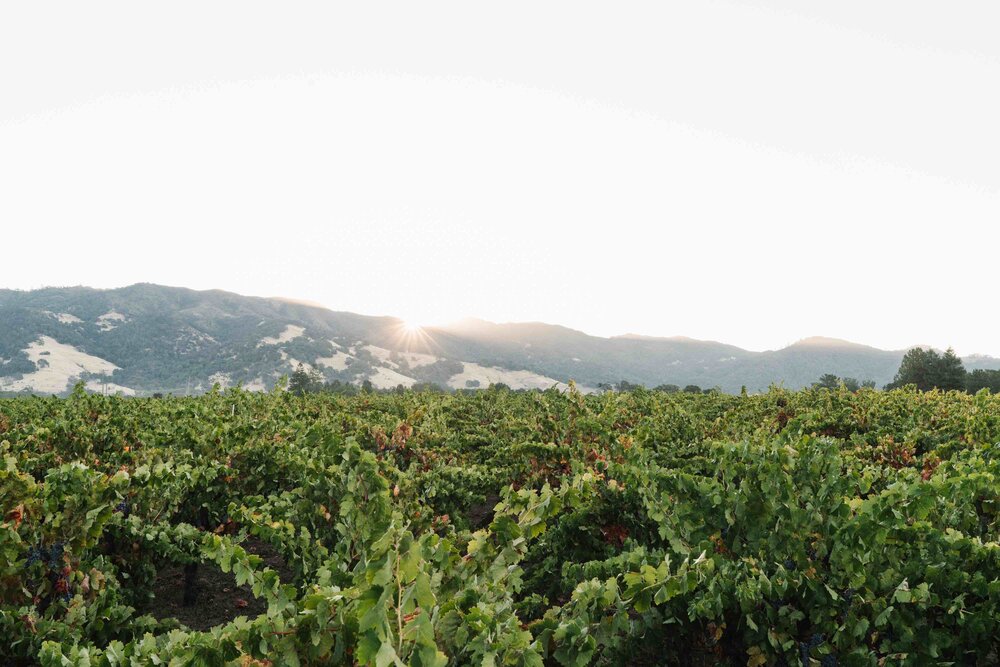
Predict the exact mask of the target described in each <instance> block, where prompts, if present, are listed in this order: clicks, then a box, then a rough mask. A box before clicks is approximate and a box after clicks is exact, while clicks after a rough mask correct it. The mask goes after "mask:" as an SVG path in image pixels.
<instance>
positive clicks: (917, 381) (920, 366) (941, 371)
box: [886, 347, 965, 391]
mask: <svg viewBox="0 0 1000 667" xmlns="http://www.w3.org/2000/svg"><path fill="white" fill-rule="evenodd" d="M909 384H912V385H916V386H917V389H919V390H920V391H930V390H931V389H942V390H945V391H950V390H963V389H965V367H964V366H963V365H962V360H961V359H959V358H958V356H957V355H956V354H955V351H954V350H952V349H951V348H948V351H947V352H945V353H944V354H943V355H941V354H938V353H937V352H935V351H934V350H930V349H927V350H925V349H922V348H919V347H915V348H913V349H912V350H910V351H909V352H907V353H906V354H905V355H904V356H903V361H902V363H901V364H900V365H899V370H898V371H897V372H896V377H895V378H894V379H893V381H892V382H891V383H890V384H888V385H886V388H887V389H897V388H899V387H903V386H906V385H909Z"/></svg>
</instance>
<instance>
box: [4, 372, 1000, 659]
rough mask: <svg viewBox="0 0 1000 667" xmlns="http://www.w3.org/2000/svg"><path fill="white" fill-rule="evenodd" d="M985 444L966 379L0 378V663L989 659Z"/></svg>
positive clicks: (999, 486) (990, 533)
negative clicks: (200, 385)
mask: <svg viewBox="0 0 1000 667" xmlns="http://www.w3.org/2000/svg"><path fill="white" fill-rule="evenodd" d="M998 443H1000V397H998V396H991V395H989V394H988V393H986V392H981V393H979V394H976V395H968V394H964V393H959V392H951V393H940V392H928V393H918V392H916V391H914V390H905V389H904V390H895V391H888V392H879V391H873V390H867V389H863V390H861V391H859V392H854V393H852V392H850V391H847V390H846V389H843V388H841V389H840V390H827V389H816V390H805V391H799V392H792V391H785V390H782V389H778V388H774V389H772V390H771V391H769V392H768V393H765V394H760V395H751V396H731V395H725V394H720V393H710V394H704V395H702V394H698V395H695V394H685V393H673V394H668V393H662V392H655V391H646V390H642V389H639V390H636V391H631V392H625V393H605V394H599V395H582V394H580V393H578V392H576V391H575V390H570V391H568V392H558V391H555V390H550V391H546V392H512V391H509V390H506V389H502V388H491V389H489V390H484V391H480V392H460V393H456V394H443V393H432V392H424V393H415V392H405V393H398V394H391V393H389V394H381V393H379V394H369V393H361V394H359V395H357V396H350V397H346V396H334V395H307V396H302V397H299V396H294V395H292V394H290V393H288V392H278V391H276V392H272V393H269V394H260V393H251V392H244V391H240V390H229V391H225V392H219V391H213V392H211V393H209V394H207V395H205V396H202V397H196V398H171V397H168V398H148V399H146V398H139V399H130V398H116V397H105V396H99V395H88V394H85V393H84V392H83V391H82V390H81V389H78V390H77V391H76V392H74V394H73V395H71V396H70V397H69V398H66V399H57V398H40V397H26V398H17V399H7V400H0V512H2V515H0V522H2V523H0V664H2V665H32V664H42V665H46V666H63V665H70V666H76V665H79V666H85V665H92V666H95V667H96V666H103V665H170V666H182V665H205V666H216V665H239V666H242V667H250V666H254V665H256V666H259V667H262V666H265V665H275V666H277V665H293V666H294V665H303V666H305V665H340V664H343V665H375V666H376V667H387V666H390V665H393V666H398V665H412V666H415V667H430V666H444V665H484V666H496V665H525V666H528V665H533V666H542V665H715V664H723V665H748V666H749V667H759V666H761V665H788V666H798V665H816V666H822V667H833V666H834V665H872V666H881V665H895V664H913V665H938V664H940V665H946V664H952V665H977V664H979V665H987V664H996V663H997V661H998V647H1000V544H998V528H1000V526H998V513H1000V504H998V500H1000V445H998ZM239 591H242V592H239ZM173 593H176V594H177V595H178V596H180V595H183V598H184V599H183V600H182V601H176V600H175V601H172V602H171V601H169V600H171V599H172V598H170V595H172V594H173ZM227 596H229V597H227ZM178 599H179V598H178ZM192 606H193V607H194V608H195V609H197V610H198V611H197V613H189V612H187V611H185V610H186V609H187V608H190V607H192Z"/></svg>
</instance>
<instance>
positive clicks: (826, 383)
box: [812, 373, 840, 389]
mask: <svg viewBox="0 0 1000 667" xmlns="http://www.w3.org/2000/svg"><path fill="white" fill-rule="evenodd" d="M812 386H813V389H837V388H839V387H840V378H839V377H837V376H836V375H834V374H833V373H824V374H823V375H821V376H820V377H819V380H817V381H816V382H813V385H812Z"/></svg>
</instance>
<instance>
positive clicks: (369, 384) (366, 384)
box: [361, 378, 375, 394]
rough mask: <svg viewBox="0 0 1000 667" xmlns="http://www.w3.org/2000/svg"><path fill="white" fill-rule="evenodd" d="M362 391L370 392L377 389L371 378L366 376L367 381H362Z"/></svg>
mask: <svg viewBox="0 0 1000 667" xmlns="http://www.w3.org/2000/svg"><path fill="white" fill-rule="evenodd" d="M361 391H363V392H365V393H366V394H370V393H372V392H373V391H375V386H374V385H373V384H372V381H371V380H369V379H368V378H365V381H364V382H362V383H361Z"/></svg>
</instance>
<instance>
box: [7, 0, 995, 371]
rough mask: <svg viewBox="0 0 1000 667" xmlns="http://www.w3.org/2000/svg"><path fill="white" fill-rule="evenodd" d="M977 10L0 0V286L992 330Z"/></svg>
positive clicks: (766, 340) (437, 310) (604, 317)
mask: <svg viewBox="0 0 1000 667" xmlns="http://www.w3.org/2000/svg"><path fill="white" fill-rule="evenodd" d="M998 25H1000V3H997V2H996V0H988V1H983V2H962V3H942V2H918V1H914V0H901V1H896V2H890V1H881V2H871V1H870V0H869V1H865V2H851V1H844V0H838V2H806V1H803V0H786V1H777V0H775V1H773V2H739V3H736V2H709V1H705V0H700V1H699V2H689V3H683V4H682V3H665V2H650V3H638V2H613V3H612V2H603V3H590V2H581V1H580V0H573V1H572V2H545V3H540V2H525V3H520V2H504V3H488V4H487V3H478V2H469V1H468V0H463V1H461V2H453V3H437V2H427V3H423V2H422V3H416V2H404V3H399V4H389V3H377V2H364V3H350V4H348V3H343V4H335V3H328V2H324V3H317V4H309V3H272V2H268V3H256V2H247V1H245V0H240V1H239V2H211V3H206V2H201V1H199V2H170V3H156V4H153V3H137V2H134V1H128V2H120V3H110V2H94V3H80V2H71V3H69V2H68V3H63V4H61V5H60V4H56V3H38V2H22V3H6V4H5V5H4V6H3V8H2V9H0V63H2V64H0V248H2V251H0V287H16V288H32V287H38V286H42V285H75V284H85V285H91V286H96V287H116V286H122V285H127V284H130V283H134V282H139V281H148V282H156V283H163V284H168V285H183V286H188V287H193V288H198V289H202V288H216V287H218V288H222V289H228V290H232V291H236V292H240V293H244V294H253V295H261V296H274V295H282V296H289V297H296V298H301V299H309V300H313V301H318V302H320V303H323V304H325V305H327V306H329V307H331V308H334V309H338V310H349V311H355V312H362V313H371V314H392V315H399V316H402V317H405V318H408V319H410V320H414V321H415V322H417V323H426V324H434V323H439V322H444V321H448V320H453V319H457V318H460V317H464V316H470V315H471V316H479V317H484V318H487V319H491V320H497V321H511V320H542V321H547V322H554V323H560V324H565V325H567V326H571V327H575V328H579V329H583V330H584V331H587V332H589V333H594V334H599V335H612V334H618V333H625V332H639V333H645V334H651V335H675V334H683V335H688V336H694V337H697V338H711V339H717V340H723V341H725V342H730V343H734V344H737V345H741V346H744V347H747V348H750V349H768V348H775V347H780V346H783V345H785V344H787V343H789V342H792V341H794V340H796V339H799V338H802V337H805V336H810V335H817V334H822V335H827V336H836V337H842V338H847V339H851V340H855V341H858V342H864V343H869V344H873V345H877V346H880V347H891V348H899V347H904V346H907V345H910V344H916V343H927V344H933V345H935V346H939V347H946V346H948V345H953V346H954V347H955V348H956V349H957V350H958V351H959V352H960V353H973V352H986V353H992V354H996V355H1000V310H998V295H1000V280H998V275H1000V271H998V268H1000V264H998V258H1000V254H998V250H1000V243H998V242H1000V40H998V39H997V38H996V30H997V26H998Z"/></svg>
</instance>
